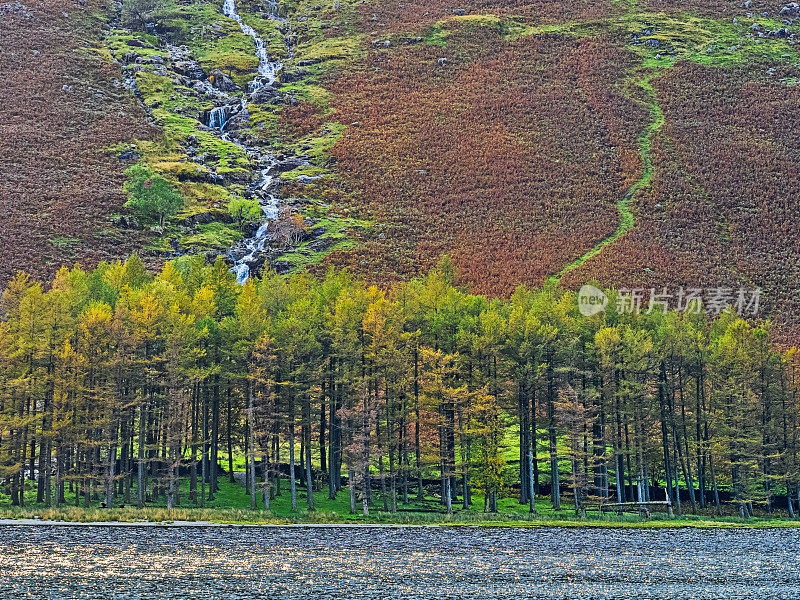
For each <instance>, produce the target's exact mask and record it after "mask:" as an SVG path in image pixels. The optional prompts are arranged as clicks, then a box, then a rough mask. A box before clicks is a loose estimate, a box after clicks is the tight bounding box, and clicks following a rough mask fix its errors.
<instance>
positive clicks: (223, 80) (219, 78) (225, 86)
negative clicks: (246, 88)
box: [208, 69, 240, 92]
mask: <svg viewBox="0 0 800 600" xmlns="http://www.w3.org/2000/svg"><path fill="white" fill-rule="evenodd" d="M208 82H209V83H210V84H211V85H212V86H214V87H215V88H216V89H218V90H219V91H221V92H236V91H238V90H239V89H240V88H239V86H238V85H236V84H235V83H233V81H232V80H231V79H230V77H228V76H227V75H225V73H223V72H222V71H220V70H219V69H214V70H213V71H212V72H211V75H209V76H208Z"/></svg>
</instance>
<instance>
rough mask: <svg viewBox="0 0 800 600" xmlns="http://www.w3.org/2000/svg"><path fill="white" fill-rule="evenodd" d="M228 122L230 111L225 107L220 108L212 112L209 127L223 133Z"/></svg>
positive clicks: (209, 117)
mask: <svg viewBox="0 0 800 600" xmlns="http://www.w3.org/2000/svg"><path fill="white" fill-rule="evenodd" d="M227 122H228V109H227V108H226V107H224V106H218V107H217V108H214V109H212V110H211V114H210V115H209V116H208V126H209V127H210V128H211V129H215V128H216V129H219V130H220V131H222V130H223V129H224V128H225V123H227Z"/></svg>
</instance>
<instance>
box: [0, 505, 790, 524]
mask: <svg viewBox="0 0 800 600" xmlns="http://www.w3.org/2000/svg"><path fill="white" fill-rule="evenodd" d="M122 523H125V524H142V525H153V524H158V525H165V526H169V525H173V526H193V525H203V526H210V525H273V526H274V525H279V526H280V525H286V526H296V525H307V526H314V525H342V526H364V525H375V526H397V525H404V526H426V525H436V526H476V527H592V528H594V527H604V528H628V529H673V528H681V527H690V528H704V529H743V528H745V529H774V528H797V527H800V521H796V520H788V519H766V518H753V519H747V520H744V519H740V518H738V517H713V518H710V517H707V516H683V517H676V518H668V517H666V516H662V515H660V514H658V515H654V516H653V517H651V518H649V519H641V518H639V517H638V516H636V515H623V516H618V515H602V516H601V515H598V516H591V517H587V518H586V519H585V520H582V519H580V518H577V517H575V518H568V517H563V516H561V517H558V518H552V517H548V516H531V515H529V514H527V513H520V512H510V513H497V514H487V513H467V514H453V515H447V514H437V513H416V512H403V513H394V514H393V513H388V512H381V511H375V512H373V513H372V514H370V515H368V516H364V515H361V514H357V515H350V514H340V513H337V512H323V511H317V512H306V511H301V512H298V513H297V514H294V515H290V516H288V517H284V516H276V515H274V514H272V513H270V512H267V511H264V510H257V511H251V510H247V509H203V508H174V509H166V508H143V509H138V508H112V509H102V508H79V507H62V508H49V509H43V508H35V507H34V508H4V509H1V510H0V526H2V525H34V524H42V525H53V524H76V525H77V524H84V525H91V524H94V525H114V524H122Z"/></svg>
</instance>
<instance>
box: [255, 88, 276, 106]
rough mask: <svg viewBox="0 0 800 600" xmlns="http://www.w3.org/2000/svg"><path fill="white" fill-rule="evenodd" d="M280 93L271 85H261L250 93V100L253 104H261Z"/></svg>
mask: <svg viewBox="0 0 800 600" xmlns="http://www.w3.org/2000/svg"><path fill="white" fill-rule="evenodd" d="M280 95H281V94H280V92H278V91H277V90H276V89H275V88H274V87H272V86H271V85H262V86H261V87H260V88H258V89H257V90H256V91H255V92H253V93H252V94H250V100H251V101H252V102H254V103H255V104H263V103H264V102H269V101H270V100H272V99H273V98H276V97H278V96H280Z"/></svg>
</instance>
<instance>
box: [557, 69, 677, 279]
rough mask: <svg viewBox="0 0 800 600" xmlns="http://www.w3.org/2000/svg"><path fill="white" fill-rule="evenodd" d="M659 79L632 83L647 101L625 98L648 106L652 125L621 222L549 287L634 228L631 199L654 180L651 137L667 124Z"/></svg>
mask: <svg viewBox="0 0 800 600" xmlns="http://www.w3.org/2000/svg"><path fill="white" fill-rule="evenodd" d="M656 76H657V73H656V72H655V71H653V72H651V73H649V74H648V75H647V76H645V77H643V78H641V79H637V80H635V81H634V82H633V83H634V85H636V86H637V87H639V88H641V89H642V90H643V91H644V99H639V98H636V97H634V96H632V95H630V93H627V94H626V95H627V96H628V97H629V98H630V99H631V100H633V101H634V102H636V103H638V104H641V105H643V106H646V107H647V109H648V110H649V112H650V123H649V124H648V126H647V127H646V128H645V129H644V131H642V133H641V135H640V136H639V138H638V139H637V145H638V147H639V156H640V158H641V160H642V175H641V177H639V179H637V180H636V181H635V182H634V184H633V185H632V186H631V187H629V188H628V190H627V191H626V192H625V194H624V195H623V196H622V197H621V198H620V199H619V200H618V201H617V203H616V207H617V210H618V211H619V216H620V221H619V225H618V226H617V229H616V230H614V232H613V233H611V235H609V236H607V237H605V238H603V239H602V240H600V241H599V242H597V244H595V245H594V247H592V248H591V249H590V250H589V251H588V252H586V253H585V254H583V255H582V256H579V257H578V258H576V259H575V260H574V261H572V262H571V263H569V264H568V265H567V266H565V267H564V268H563V269H561V271H560V272H559V273H556V274H554V275H552V276H551V277H550V278H549V279H548V280H547V283H548V284H552V285H558V284H559V283H560V282H561V279H563V277H564V276H565V275H566V274H567V273H569V272H570V271H572V270H573V269H575V268H577V267H579V266H580V265H582V264H583V263H584V262H586V261H587V260H589V259H590V258H592V257H594V256H596V255H598V254H600V252H602V251H603V249H604V248H605V247H606V246H608V245H609V244H611V243H612V242H614V241H616V240H617V239H619V238H620V237H621V236H623V235H624V234H625V232H626V231H628V230H629V229H631V228H632V227H633V224H634V218H633V213H632V212H631V209H630V201H631V199H632V198H634V197H635V196H636V194H638V193H639V190H641V189H642V188H644V187H647V186H648V185H650V180H651V179H652V177H653V157H652V153H651V146H652V137H653V135H654V134H655V132H656V131H658V130H659V129H661V127H662V126H663V125H664V113H663V111H662V110H661V107H660V106H659V105H658V99H657V97H656V93H655V90H654V89H653V86H652V84H651V81H652V80H653V79H654V78H655V77H656Z"/></svg>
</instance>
